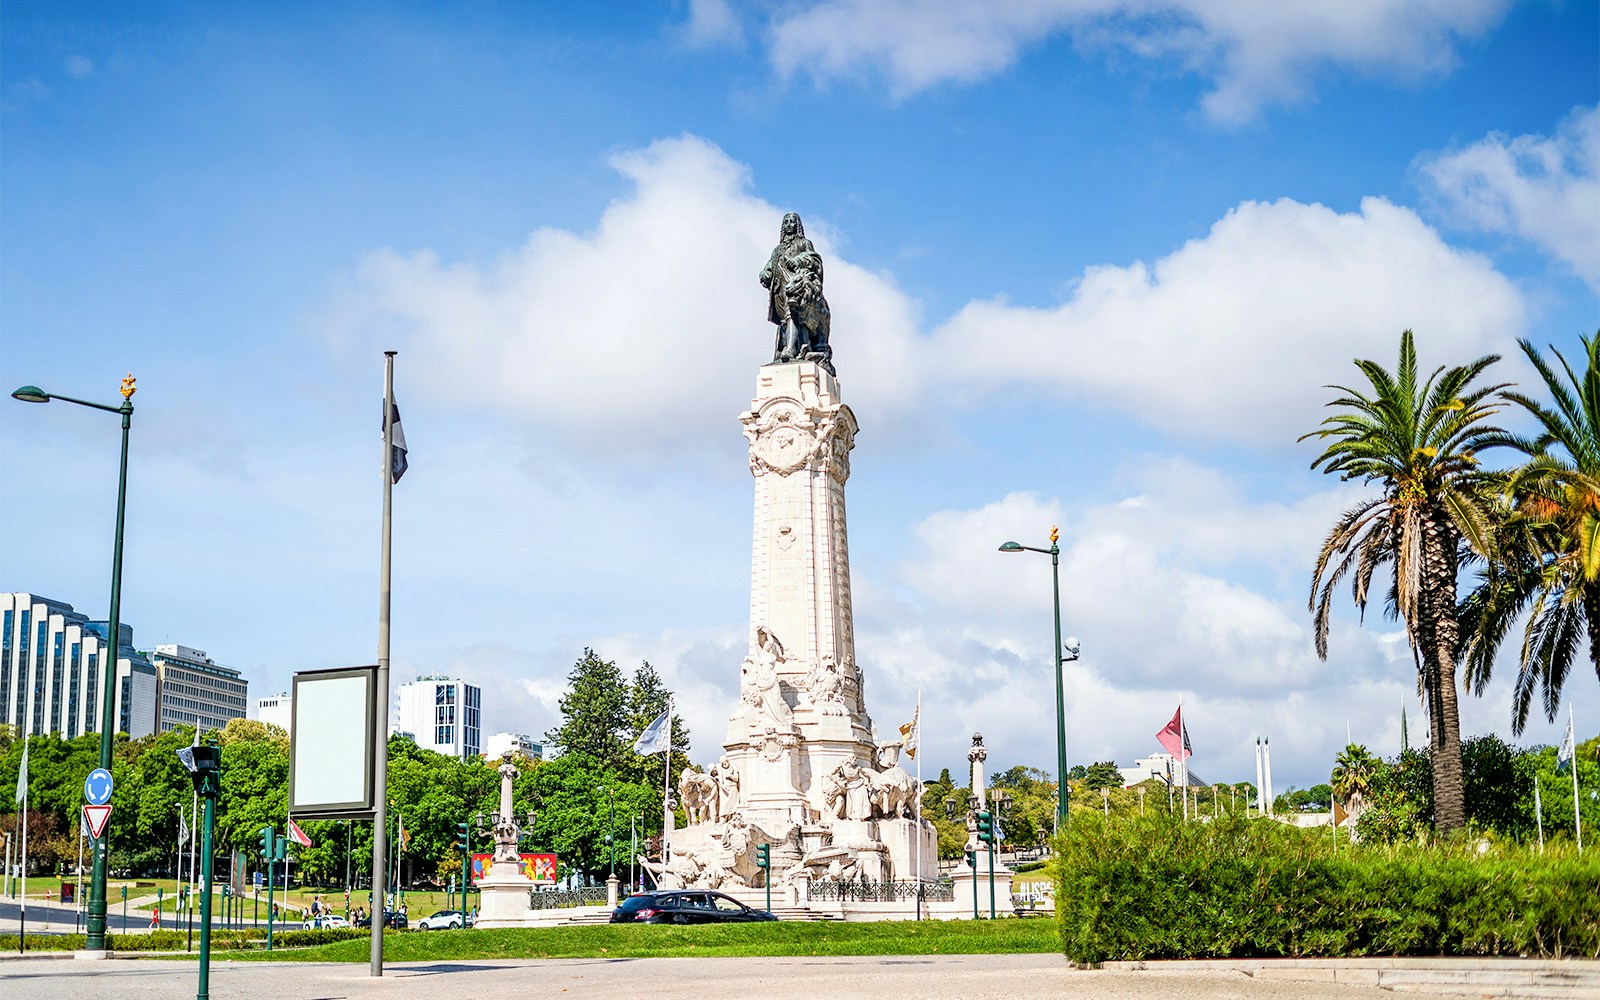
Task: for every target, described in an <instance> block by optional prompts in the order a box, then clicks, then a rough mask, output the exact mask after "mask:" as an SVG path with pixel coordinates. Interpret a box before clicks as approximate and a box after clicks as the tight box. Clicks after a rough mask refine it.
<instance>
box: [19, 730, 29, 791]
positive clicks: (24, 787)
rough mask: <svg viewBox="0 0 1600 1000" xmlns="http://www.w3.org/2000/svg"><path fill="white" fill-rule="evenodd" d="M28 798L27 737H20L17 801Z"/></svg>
mask: <svg viewBox="0 0 1600 1000" xmlns="http://www.w3.org/2000/svg"><path fill="white" fill-rule="evenodd" d="M27 798H28V738H27V737H26V736H24V737H23V738H22V766H21V767H20V768H18V769H17V801H18V802H24V801H26V800H27Z"/></svg>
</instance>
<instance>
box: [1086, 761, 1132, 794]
mask: <svg viewBox="0 0 1600 1000" xmlns="http://www.w3.org/2000/svg"><path fill="white" fill-rule="evenodd" d="M1083 784H1084V787H1085V788H1088V789H1090V790H1091V791H1094V790H1098V789H1101V788H1121V787H1122V772H1121V771H1119V770H1117V762H1116V761H1114V760H1100V761H1095V762H1094V763H1093V764H1091V765H1089V769H1088V771H1087V772H1086V773H1085V774H1084V776H1083Z"/></svg>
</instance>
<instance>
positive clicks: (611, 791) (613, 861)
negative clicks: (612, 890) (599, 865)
mask: <svg viewBox="0 0 1600 1000" xmlns="http://www.w3.org/2000/svg"><path fill="white" fill-rule="evenodd" d="M595 791H597V792H605V793H606V795H607V796H609V797H610V799H611V825H610V826H608V827H606V858H607V860H608V861H609V862H610V867H611V877H612V878H616V877H617V852H616V850H615V849H614V848H613V847H612V837H613V836H614V835H615V834H616V832H617V790H616V789H615V788H612V787H611V786H609V785H601V786H599V787H598V788H596V789H595Z"/></svg>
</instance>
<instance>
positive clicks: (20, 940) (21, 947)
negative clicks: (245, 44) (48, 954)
mask: <svg viewBox="0 0 1600 1000" xmlns="http://www.w3.org/2000/svg"><path fill="white" fill-rule="evenodd" d="M19 790H20V791H21V792H22V924H21V928H20V929H21V933H20V934H19V935H18V937H17V952H18V954H21V953H23V952H25V951H27V950H28V734H27V731H26V730H24V731H23V734H22V787H21V789H19Z"/></svg>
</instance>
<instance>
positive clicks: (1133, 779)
mask: <svg viewBox="0 0 1600 1000" xmlns="http://www.w3.org/2000/svg"><path fill="white" fill-rule="evenodd" d="M1117 771H1118V772H1120V773H1121V774H1122V787H1124V788H1131V787H1132V786H1134V785H1137V784H1138V783H1139V782H1141V781H1149V780H1150V779H1151V778H1154V779H1155V780H1157V781H1159V782H1162V783H1163V784H1168V785H1174V786H1175V785H1176V784H1177V783H1178V782H1180V781H1182V780H1183V777H1184V774H1185V771H1184V769H1183V765H1182V764H1180V763H1178V758H1176V757H1174V756H1172V754H1170V753H1153V754H1151V755H1150V756H1148V757H1141V758H1139V759H1138V760H1136V761H1134V762H1133V766H1132V767H1119V768H1117ZM1187 774H1188V779H1189V787H1190V788H1209V787H1211V786H1210V785H1209V784H1207V783H1206V781H1205V780H1203V779H1202V778H1200V777H1199V776H1198V775H1196V774H1195V773H1194V772H1193V771H1188V772H1187Z"/></svg>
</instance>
